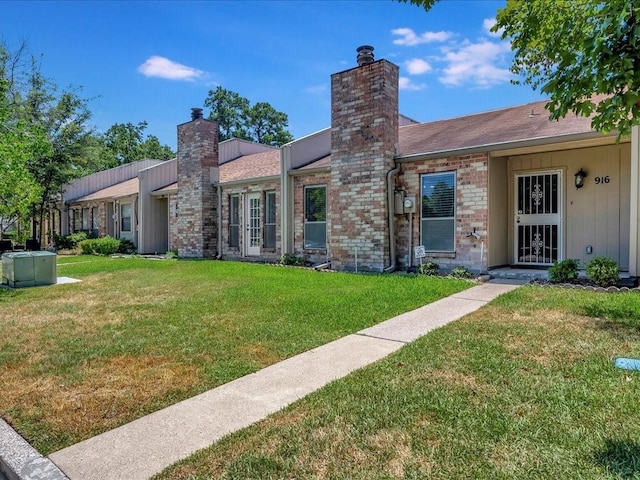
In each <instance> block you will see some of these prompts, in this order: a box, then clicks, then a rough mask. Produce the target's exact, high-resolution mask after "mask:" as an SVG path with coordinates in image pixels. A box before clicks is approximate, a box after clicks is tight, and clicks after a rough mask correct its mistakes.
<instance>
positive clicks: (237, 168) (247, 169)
mask: <svg viewBox="0 0 640 480" xmlns="http://www.w3.org/2000/svg"><path fill="white" fill-rule="evenodd" d="M276 175H280V150H279V149H278V150H271V151H268V152H260V153H254V154H252V155H245V156H243V157H240V158H236V159H235V160H230V161H228V162H225V163H223V164H222V165H220V182H221V183H225V182H235V181H240V180H249V179H251V178H262V177H272V176H276Z"/></svg>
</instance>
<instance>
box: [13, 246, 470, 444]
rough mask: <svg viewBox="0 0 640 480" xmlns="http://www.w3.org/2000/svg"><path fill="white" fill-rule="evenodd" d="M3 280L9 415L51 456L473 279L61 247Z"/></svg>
mask: <svg viewBox="0 0 640 480" xmlns="http://www.w3.org/2000/svg"><path fill="white" fill-rule="evenodd" d="M58 276H66V277H73V278H79V279H81V280H82V282H81V283H75V284H67V285H57V286H51V287H38V288H27V289H17V290H6V289H2V288H0V339H1V340H0V392H1V394H0V416H2V418H4V419H5V420H7V421H8V422H9V423H10V424H11V425H12V426H13V427H14V428H16V429H17V430H18V431H19V432H20V433H21V434H22V435H23V436H24V437H25V438H26V439H27V440H28V441H29V442H30V443H31V444H32V445H33V446H34V447H35V448H37V449H38V450H39V451H40V452H41V453H43V454H48V453H50V452H53V451H56V450H59V449H61V448H63V447H65V446H68V445H71V444H74V443H76V442H78V441H80V440H83V439H85V438H88V437H91V436H94V435H96V434H98V433H101V432H103V431H106V430H109V429H112V428H115V427H117V426H119V425H122V424H124V423H127V422H129V421H131V420H133V419H135V418H138V417H140V416H142V415H145V414H147V413H149V412H152V411H155V410H157V409H160V408H163V407H165V406H168V405H170V404H173V403H175V402H177V401H179V400H182V399H185V398H188V397H190V396H193V395H195V394H197V393H201V392H203V391H205V390H208V389H210V388H213V387H215V386H218V385H220V384H223V383H226V382H228V381H230V380H233V379H235V378H238V377H240V376H242V375H246V374H248V373H251V372H254V371H256V370H258V369H260V368H262V367H264V366H267V365H270V364H273V363H275V362H277V361H279V360H282V359H284V358H287V357H290V356H292V355H295V354H297V353H300V352H302V351H305V350H308V349H311V348H313V347H316V346H318V345H321V344H324V343H327V342H329V341H331V340H334V339H336V338H339V337H341V336H344V335H347V334H349V333H352V332H355V331H358V330H360V329H363V328H366V327H368V326H371V325H373V324H375V323H378V322H380V321H383V320H386V319H388V318H390V317H393V316H395V315H397V314H399V313H402V312H405V311H408V310H411V309H414V308H417V307H419V306H421V305H424V304H426V303H429V302H432V301H434V300H436V299H438V298H441V297H444V296H447V295H450V294H452V293H454V292H457V291H460V290H463V289H465V288H467V287H469V286H471V285H472V284H470V283H469V282H465V281H461V280H452V279H442V278H426V277H415V276H399V275H350V274H339V273H327V272H315V271H310V270H304V269H296V268H287V267H276V266H268V265H252V264H246V263H235V262H215V261H175V260H163V261H157V260H146V259H140V258H130V259H125V258H101V257H90V256H79V257H59V259H58Z"/></svg>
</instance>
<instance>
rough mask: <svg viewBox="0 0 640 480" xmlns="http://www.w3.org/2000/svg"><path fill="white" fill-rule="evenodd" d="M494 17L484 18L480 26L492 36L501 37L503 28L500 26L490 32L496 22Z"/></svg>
mask: <svg viewBox="0 0 640 480" xmlns="http://www.w3.org/2000/svg"><path fill="white" fill-rule="evenodd" d="M496 23H497V22H496V19H495V18H485V19H484V20H483V21H482V28H484V30H485V32H486V33H487V34H488V35H491V36H492V37H502V32H504V28H500V29H499V30H498V31H497V32H492V31H491V29H492V28H493V26H494V25H495V24H496Z"/></svg>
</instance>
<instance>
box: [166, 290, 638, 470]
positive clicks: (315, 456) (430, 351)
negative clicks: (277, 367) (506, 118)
mask: <svg viewBox="0 0 640 480" xmlns="http://www.w3.org/2000/svg"><path fill="white" fill-rule="evenodd" d="M618 356H623V357H635V358H638V357H640V295H639V294H638V293H637V292H632V293H622V294H603V293H590V292H582V291H575V290H563V289H557V288H553V289H548V288H546V289H545V288H541V287H533V286H524V287H522V288H519V289H518V290H516V291H514V292H511V293H509V294H506V295H504V296H502V297H499V298H498V299H496V300H495V301H493V302H492V303H491V304H489V305H487V306H485V307H483V308H482V309H480V310H478V311H477V312H475V313H473V314H471V315H468V316H467V317H465V318H463V319H461V320H458V321H457V322H454V323H452V324H449V325H447V326H445V327H443V328H440V329H438V330H435V331H434V332H432V333H430V334H429V335H427V336H425V337H423V338H421V339H419V340H418V341H416V342H414V343H412V344H410V345H407V346H406V347H404V348H403V349H401V350H399V351H398V352H397V353H395V354H393V355H391V356H390V357H387V358H386V359H385V360H383V361H381V362H379V363H377V364H374V365H372V366H369V367H366V368H364V369H362V370H359V371H357V372H355V373H354V374H352V375H350V376H348V377H346V378H344V379H342V380H338V381H336V382H333V383H332V384H330V385H328V386H326V387H325V388H323V389H321V390H319V391H318V392H316V393H314V394H312V395H310V396H308V397H306V398H304V399H302V400H301V401H299V402H296V403H295V404H293V405H291V406H289V407H288V408H286V409H284V410H283V411H282V412H279V413H277V414H275V415H272V416H271V417H269V418H267V419H266V420H264V421H262V422H260V423H258V424H256V425H254V426H252V427H249V428H247V429H244V430H241V431H239V432H236V433H234V434H231V435H229V436H227V437H225V438H224V439H222V440H221V441H220V442H218V443H217V444H215V445H214V446H212V447H210V448H207V449H204V450H202V451H200V452H198V453H196V454H195V455H193V456H192V457H190V458H189V459H186V460H184V461H183V462H180V463H179V464H177V465H175V466H173V467H171V468H169V469H167V470H166V471H165V472H163V473H162V474H159V475H158V476H157V477H154V478H156V480H169V479H171V480H175V479H191V480H204V479H213V478H216V479H218V478H220V479H225V480H231V479H237V480H241V479H242V480H245V479H294V478H295V479H327V480H328V479H332V480H337V479H353V480H357V479H362V480H365V479H366V480H372V479H416V480H418V479H420V480H421V479H468V478H473V479H476V478H477V479H540V480H548V479H637V478H640V414H639V413H638V405H639V402H640V371H629V370H620V369H617V368H615V367H614V364H613V360H614V358H615V357H618Z"/></svg>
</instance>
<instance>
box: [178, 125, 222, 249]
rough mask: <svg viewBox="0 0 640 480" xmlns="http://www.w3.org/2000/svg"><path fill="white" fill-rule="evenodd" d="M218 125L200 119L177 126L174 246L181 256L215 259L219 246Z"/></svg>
mask: <svg viewBox="0 0 640 480" xmlns="http://www.w3.org/2000/svg"><path fill="white" fill-rule="evenodd" d="M212 168H214V169H217V168H218V124H217V123H215V122H211V121H209V120H205V119H202V118H197V119H195V120H192V121H191V122H188V123H184V124H182V125H179V126H178V195H177V197H178V199H177V211H176V214H177V220H176V222H177V234H176V238H175V239H174V241H175V248H176V249H177V250H178V255H179V256H180V257H182V258H212V257H215V256H216V255H217V254H218V248H217V244H216V243H217V242H216V238H217V229H216V221H217V213H216V208H217V199H216V188H215V187H214V185H213V184H212V183H211V169H212Z"/></svg>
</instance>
